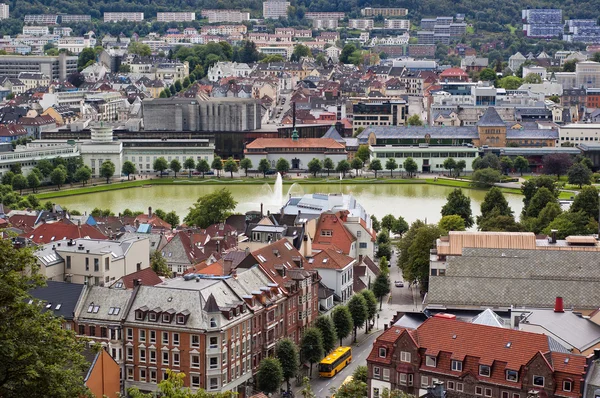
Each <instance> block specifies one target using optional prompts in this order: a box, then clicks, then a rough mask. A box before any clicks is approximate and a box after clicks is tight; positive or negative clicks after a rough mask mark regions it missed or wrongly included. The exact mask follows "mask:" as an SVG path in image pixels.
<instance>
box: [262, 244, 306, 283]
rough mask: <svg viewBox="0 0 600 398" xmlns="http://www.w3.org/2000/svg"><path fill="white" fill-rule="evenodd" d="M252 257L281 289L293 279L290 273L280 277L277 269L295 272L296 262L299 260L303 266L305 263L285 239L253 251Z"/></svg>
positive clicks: (297, 267)
mask: <svg viewBox="0 0 600 398" xmlns="http://www.w3.org/2000/svg"><path fill="white" fill-rule="evenodd" d="M286 243H287V245H286ZM252 257H254V259H255V260H256V261H257V262H258V264H260V266H261V267H262V269H263V270H264V272H265V274H266V275H267V276H268V277H269V278H271V279H272V280H273V281H274V282H275V283H277V284H278V285H279V286H280V287H282V288H285V285H286V282H291V281H292V280H293V279H292V276H291V275H290V274H291V273H290V272H286V273H285V274H284V275H283V276H282V275H281V274H280V273H279V272H278V270H277V267H284V268H286V269H287V270H288V271H289V270H290V269H295V270H297V269H300V267H299V266H298V265H296V263H295V261H296V260H301V261H302V263H303V264H306V263H307V261H306V259H305V258H304V257H303V256H302V254H300V252H299V251H298V250H296V248H295V247H294V246H293V245H292V244H291V243H290V242H289V241H288V240H287V239H285V238H283V239H280V240H278V241H277V242H274V243H271V244H270V245H268V246H265V247H263V248H261V249H258V250H255V251H253V252H252Z"/></svg>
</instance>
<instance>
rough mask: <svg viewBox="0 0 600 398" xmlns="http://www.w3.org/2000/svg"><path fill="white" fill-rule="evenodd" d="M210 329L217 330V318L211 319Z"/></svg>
mask: <svg viewBox="0 0 600 398" xmlns="http://www.w3.org/2000/svg"><path fill="white" fill-rule="evenodd" d="M210 327H211V328H216V327H217V320H216V319H215V318H210ZM211 380H212V379H211Z"/></svg>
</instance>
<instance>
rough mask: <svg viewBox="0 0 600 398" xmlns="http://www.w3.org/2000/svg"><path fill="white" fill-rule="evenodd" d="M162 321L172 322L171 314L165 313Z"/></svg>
mask: <svg viewBox="0 0 600 398" xmlns="http://www.w3.org/2000/svg"><path fill="white" fill-rule="evenodd" d="M162 321H163V322H165V323H171V315H169V314H163V316H162Z"/></svg>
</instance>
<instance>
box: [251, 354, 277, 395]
mask: <svg viewBox="0 0 600 398" xmlns="http://www.w3.org/2000/svg"><path fill="white" fill-rule="evenodd" d="M282 381H283V369H282V367H281V363H280V362H279V359H277V358H263V359H262V360H261V361H260V365H258V371H257V372H256V384H257V387H258V389H259V390H261V391H262V392H264V393H265V394H273V393H275V392H279V387H281V382H282Z"/></svg>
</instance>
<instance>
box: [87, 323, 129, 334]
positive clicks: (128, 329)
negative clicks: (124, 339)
mask: <svg viewBox="0 0 600 398" xmlns="http://www.w3.org/2000/svg"><path fill="white" fill-rule="evenodd" d="M128 330H131V329H128ZM79 334H81V335H84V334H85V325H79Z"/></svg>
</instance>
